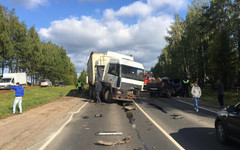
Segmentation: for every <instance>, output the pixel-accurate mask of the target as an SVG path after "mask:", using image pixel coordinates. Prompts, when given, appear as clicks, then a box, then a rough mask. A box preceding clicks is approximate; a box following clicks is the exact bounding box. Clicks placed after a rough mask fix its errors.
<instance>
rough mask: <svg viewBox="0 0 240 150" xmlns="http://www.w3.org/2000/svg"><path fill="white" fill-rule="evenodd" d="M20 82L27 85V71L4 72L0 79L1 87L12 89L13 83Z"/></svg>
mask: <svg viewBox="0 0 240 150" xmlns="http://www.w3.org/2000/svg"><path fill="white" fill-rule="evenodd" d="M17 82H19V83H20V84H21V85H27V74H26V73H3V77H2V78H1V79H0V89H3V90H10V89H11V86H12V85H15V84H16V83H17Z"/></svg>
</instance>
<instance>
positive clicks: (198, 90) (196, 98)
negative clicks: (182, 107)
mask: <svg viewBox="0 0 240 150" xmlns="http://www.w3.org/2000/svg"><path fill="white" fill-rule="evenodd" d="M191 93H192V96H193V100H194V102H195V104H194V109H195V110H196V111H197V112H198V110H199V107H198V101H199V98H200V97H201V95H202V91H201V88H200V87H199V86H198V83H197V82H195V83H194V86H193V87H192V90H191Z"/></svg>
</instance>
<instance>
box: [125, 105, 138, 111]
mask: <svg viewBox="0 0 240 150" xmlns="http://www.w3.org/2000/svg"><path fill="white" fill-rule="evenodd" d="M123 108H124V109H125V110H126V111H129V110H137V108H136V107H133V106H124V107H123Z"/></svg>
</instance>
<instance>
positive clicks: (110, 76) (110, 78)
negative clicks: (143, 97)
mask: <svg viewBox="0 0 240 150" xmlns="http://www.w3.org/2000/svg"><path fill="white" fill-rule="evenodd" d="M87 72H88V83H89V97H91V98H95V88H94V84H95V80H96V79H98V80H99V81H100V82H101V83H102V86H103V88H102V92H101V95H102V97H103V99H104V100H105V101H107V102H114V101H115V100H121V101H132V100H133V99H134V98H138V96H139V94H140V91H141V90H142V89H143V86H144V67H143V65H142V64H141V63H138V62H135V61H134V60H133V57H132V56H126V55H123V54H119V53H115V52H110V51H108V52H107V53H93V52H92V53H91V55H90V57H89V60H88V63H87Z"/></svg>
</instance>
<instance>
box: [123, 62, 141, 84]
mask: <svg viewBox="0 0 240 150" xmlns="http://www.w3.org/2000/svg"><path fill="white" fill-rule="evenodd" d="M121 67H122V69H121V70H122V77H124V78H129V79H135V80H140V81H144V70H143V69H139V68H134V67H130V66H126V65H122V66H121Z"/></svg>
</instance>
